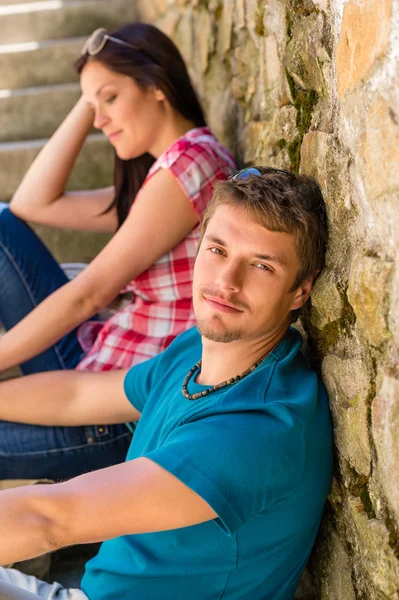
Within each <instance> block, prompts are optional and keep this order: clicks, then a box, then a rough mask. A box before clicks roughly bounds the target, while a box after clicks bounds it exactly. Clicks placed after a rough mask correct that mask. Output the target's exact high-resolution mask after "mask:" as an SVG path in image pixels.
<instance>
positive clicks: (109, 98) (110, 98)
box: [105, 94, 116, 104]
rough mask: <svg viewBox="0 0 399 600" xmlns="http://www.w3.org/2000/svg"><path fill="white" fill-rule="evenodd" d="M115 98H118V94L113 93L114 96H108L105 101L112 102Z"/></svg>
mask: <svg viewBox="0 0 399 600" xmlns="http://www.w3.org/2000/svg"><path fill="white" fill-rule="evenodd" d="M115 99H116V94H113V95H112V96H108V98H106V100H105V103H106V104H112V103H113V101H114V100H115Z"/></svg>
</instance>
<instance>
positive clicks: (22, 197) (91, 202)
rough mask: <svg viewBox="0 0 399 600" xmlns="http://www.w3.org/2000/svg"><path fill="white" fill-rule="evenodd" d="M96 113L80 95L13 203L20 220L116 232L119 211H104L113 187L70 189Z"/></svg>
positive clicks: (42, 152) (109, 202) (22, 183)
mask: <svg viewBox="0 0 399 600" xmlns="http://www.w3.org/2000/svg"><path fill="white" fill-rule="evenodd" d="M93 118H94V113H93V111H92V109H91V108H90V107H89V106H88V104H87V103H86V101H85V100H84V99H83V98H80V99H79V100H78V102H77V103H76V104H75V106H74V107H73V109H72V110H71V112H70V113H69V114H68V116H67V117H66V118H65V120H64V121H63V122H62V124H61V125H60V127H59V128H58V129H57V131H56V132H55V133H54V135H53V136H52V137H51V138H50V140H49V141H48V142H47V144H46V145H45V146H44V148H43V149H42V150H41V152H40V153H39V155H38V156H37V157H36V159H35V160H34V162H33V163H32V165H31V166H30V168H29V170H28V172H27V173H26V175H25V177H24V178H23V180H22V182H21V184H20V186H19V187H18V189H17V191H16V192H15V194H14V197H13V199H12V200H11V202H10V209H11V210H12V212H13V213H14V214H15V215H16V216H17V217H20V218H21V219H25V220H29V221H33V222H34V223H42V224H44V225H51V226H54V227H56V226H58V227H68V228H71V229H79V230H91V231H115V229H116V227H117V216H116V210H113V211H110V212H109V213H106V214H101V213H102V212H103V211H104V210H105V209H106V208H107V207H108V206H109V205H110V204H111V202H112V199H113V196H114V188H113V186H111V187H108V188H104V189H101V190H94V191H81V192H68V193H65V191H64V190H65V187H66V184H67V181H68V179H69V176H70V174H71V171H72V167H73V166H74V164H75V161H76V158H77V156H78V154H79V152H80V150H81V148H82V146H83V143H84V141H85V139H86V138H87V135H88V133H89V132H90V130H91V128H92V126H93Z"/></svg>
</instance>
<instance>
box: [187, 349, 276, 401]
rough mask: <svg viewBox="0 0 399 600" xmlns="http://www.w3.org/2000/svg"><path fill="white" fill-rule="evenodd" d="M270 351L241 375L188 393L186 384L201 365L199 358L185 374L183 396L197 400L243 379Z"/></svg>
mask: <svg viewBox="0 0 399 600" xmlns="http://www.w3.org/2000/svg"><path fill="white" fill-rule="evenodd" d="M270 352H271V351H270V350H269V352H267V353H266V354H265V355H264V356H262V358H261V359H260V360H258V362H256V363H255V364H254V365H252V367H249V369H247V370H246V371H244V372H243V373H241V375H236V376H235V377H231V378H230V379H226V381H222V383H218V384H216V385H213V386H212V387H210V388H208V389H206V390H203V391H202V392H197V393H196V394H189V393H188V389H187V386H188V383H189V381H190V379H191V377H192V376H193V375H194V373H195V371H197V370H198V369H199V368H200V367H201V364H202V360H199V361H198V362H197V364H196V365H194V366H193V368H192V369H190V371H189V372H188V373H187V376H186V378H185V380H184V381H183V385H182V388H181V391H182V394H183V396H184V397H185V398H187V400H198V398H203V397H204V396H208V395H209V394H212V392H216V391H217V390H220V389H221V388H224V387H226V386H228V385H232V384H233V383H237V381H241V379H244V377H246V376H247V375H249V374H250V373H252V372H253V371H255V369H256V368H257V367H259V365H260V363H261V362H262V361H263V360H265V358H266V356H267V355H268V354H270Z"/></svg>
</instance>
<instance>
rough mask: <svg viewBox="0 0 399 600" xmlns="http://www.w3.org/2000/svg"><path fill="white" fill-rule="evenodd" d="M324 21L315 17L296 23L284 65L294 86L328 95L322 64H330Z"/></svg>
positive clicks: (320, 15)
mask: <svg viewBox="0 0 399 600" xmlns="http://www.w3.org/2000/svg"><path fill="white" fill-rule="evenodd" d="M324 35H325V33H324V18H323V15H322V13H314V14H311V15H309V16H308V17H304V18H301V19H297V20H295V22H294V27H293V32H292V38H291V40H290V42H289V43H288V45H287V50H286V55H285V58H284V64H285V66H286V67H287V70H288V71H289V73H290V75H291V77H292V78H293V79H294V81H295V83H296V84H297V85H299V86H300V87H301V88H303V89H305V90H314V91H315V92H317V93H318V94H320V95H323V94H326V93H327V88H326V83H325V80H324V75H323V64H324V63H328V62H330V57H329V55H328V52H327V49H326V48H325V46H324Z"/></svg>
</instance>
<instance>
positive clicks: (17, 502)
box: [0, 485, 58, 565]
mask: <svg viewBox="0 0 399 600" xmlns="http://www.w3.org/2000/svg"><path fill="white" fill-rule="evenodd" d="M48 487H50V486H48V485H34V486H29V487H22V488H16V489H11V490H4V491H1V492H0V530H1V533H0V565H7V564H10V563H14V562H17V561H20V560H26V559H28V558H33V557H35V556H40V555H41V554H45V553H46V552H49V551H51V550H55V549H57V546H58V544H57V542H56V539H55V536H54V529H53V522H52V520H51V518H49V515H51V511H48V509H47V507H48V500H47V499H46V494H45V493H44V491H45V489H46V488H48Z"/></svg>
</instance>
